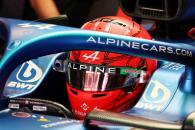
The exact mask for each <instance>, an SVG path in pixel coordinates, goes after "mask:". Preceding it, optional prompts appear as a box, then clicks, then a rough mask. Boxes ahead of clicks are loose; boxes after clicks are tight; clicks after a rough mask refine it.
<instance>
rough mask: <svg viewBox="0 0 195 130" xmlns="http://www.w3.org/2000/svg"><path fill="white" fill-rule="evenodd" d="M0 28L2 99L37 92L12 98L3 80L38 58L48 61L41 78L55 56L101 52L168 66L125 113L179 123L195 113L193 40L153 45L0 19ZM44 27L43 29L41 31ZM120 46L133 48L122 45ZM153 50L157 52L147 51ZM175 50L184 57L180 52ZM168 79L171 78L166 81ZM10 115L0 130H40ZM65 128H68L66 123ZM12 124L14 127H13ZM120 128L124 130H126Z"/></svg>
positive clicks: (6, 112) (2, 116)
mask: <svg viewBox="0 0 195 130" xmlns="http://www.w3.org/2000/svg"><path fill="white" fill-rule="evenodd" d="M24 25H27V26H24ZM0 26H1V27H0V28H1V31H0V32H1V35H2V36H3V37H4V38H5V39H6V42H7V51H6V53H5V55H4V57H3V59H2V60H1V62H0V79H1V80H0V86H1V87H2V88H1V89H0V94H1V95H3V94H2V93H4V96H9V97H17V96H20V95H24V94H27V93H31V92H33V91H34V90H35V89H36V87H35V88H34V89H31V90H30V91H29V90H28V91H26V90H25V91H24V92H22V93H23V94H22V93H21V92H20V93H19V94H15V95H13V93H10V92H9V91H10V89H9V88H8V87H7V86H6V85H5V84H6V81H7V79H8V80H9V79H10V77H12V75H14V74H15V73H14V74H12V75H10V74H11V73H12V72H13V71H14V69H15V68H17V66H18V65H20V64H22V63H23V62H25V61H27V60H30V59H33V58H37V57H41V56H43V57H41V58H43V59H39V58H38V60H39V61H40V62H41V61H42V62H43V61H47V62H46V63H45V64H44V65H43V67H42V68H43V69H44V70H43V72H44V75H43V78H44V77H45V76H46V74H47V72H48V71H49V69H48V68H50V67H51V66H52V62H54V60H55V59H56V58H57V56H58V55H59V54H60V53H62V52H65V51H70V50H84V49H85V50H101V51H111V52H117V53H123V54H129V55H136V56H141V57H149V58H154V59H157V60H160V61H162V60H163V61H169V62H167V63H166V64H165V65H162V66H160V67H159V68H158V69H157V70H156V71H155V73H154V74H153V76H152V78H151V79H150V82H149V83H148V85H147V88H146V90H145V92H144V94H143V96H142V97H141V99H140V100H139V101H138V103H137V104H136V105H135V107H134V108H133V109H131V110H129V111H125V112H124V113H126V114H129V115H135V116H141V117H147V118H151V119H156V120H162V121H169V122H178V121H183V120H184V119H185V117H186V116H187V115H188V114H190V113H191V112H193V111H194V110H195V102H194V101H193V100H194V99H195V90H194V66H195V60H194V59H195V57H194V55H195V54H194V53H195V47H194V45H193V44H194V43H193V42H194V41H192V40H190V39H185V40H183V41H180V42H163V41H152V40H144V39H138V38H130V37H125V36H118V35H113V34H107V33H102V32H94V31H85V30H80V29H76V28H69V27H62V26H57V25H52V26H47V25H46V24H43V23H36V22H30V21H22V20H13V19H3V18H2V19H0ZM45 26H46V28H44V27H45ZM122 42H123V43H124V42H125V43H131V44H121V43H122ZM153 47H155V48H157V49H158V50H156V49H151V48H153ZM149 48H150V49H149ZM159 48H166V49H167V50H166V51H162V50H161V51H160V50H159ZM169 49H170V50H169ZM176 50H180V52H182V51H183V52H186V53H183V54H182V53H178V52H177V51H176ZM34 52H36V53H34ZM176 52H177V53H176ZM187 52H188V53H187ZM51 54H53V55H51ZM187 54H188V55H187ZM45 55H50V57H49V58H48V60H45V59H46V57H47V56H45ZM18 59H19V60H18ZM35 62H36V61H35ZM13 63H14V64H13ZM39 65H40V63H39ZM5 70H6V71H5ZM167 75H169V76H170V77H168V76H167ZM8 77H9V78H8ZM43 78H41V79H40V81H39V82H42V80H43ZM167 78H170V79H169V80H167ZM11 79H13V78H11ZM35 84H39V83H35ZM4 86H6V87H5V88H4ZM37 87H38V85H37ZM3 90H4V91H3ZM16 92H17V90H16ZM2 98H3V96H2ZM11 113H12V111H10V110H2V111H1V114H0V122H1V123H0V128H2V129H4V130H6V129H9V130H10V129H13V128H14V129H15V130H16V129H27V128H28V129H30V128H29V125H28V126H26V125H22V126H21V125H20V126H19V124H20V123H24V120H25V122H26V123H32V124H33V125H30V126H32V129H42V127H41V125H40V123H43V122H38V121H37V120H35V118H29V119H20V118H17V121H13V120H15V117H13V116H10V114H11ZM34 115H36V114H34ZM39 116H40V115H39ZM34 117H38V116H34ZM46 118H48V119H49V120H50V121H51V122H60V120H58V119H59V118H57V117H50V116H48V117H46ZM53 120H54V121H53ZM10 121H12V122H13V123H11V125H10V123H8V122H10ZM51 122H50V123H51ZM67 122H68V121H67ZM70 122H71V121H70ZM67 124H69V122H68V123H67ZM70 124H71V123H70ZM73 124H74V123H73ZM16 125H17V126H18V128H16V127H14V126H16ZM67 126H68V127H71V126H70V125H66V123H61V124H60V125H57V128H58V129H65V128H66V127H67ZM72 127H74V128H76V127H78V128H80V129H84V128H83V127H82V125H81V124H79V123H78V125H75V124H74V125H72ZM115 127H116V126H115ZM53 128H56V126H55V127H51V129H53ZM108 128H109V127H108ZM122 128H124V129H126V127H122Z"/></svg>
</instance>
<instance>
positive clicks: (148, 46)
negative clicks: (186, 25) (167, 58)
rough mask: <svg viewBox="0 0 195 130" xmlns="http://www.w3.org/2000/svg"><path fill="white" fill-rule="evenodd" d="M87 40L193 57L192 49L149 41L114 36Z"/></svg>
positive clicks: (88, 40)
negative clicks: (154, 43) (150, 42)
mask: <svg viewBox="0 0 195 130" xmlns="http://www.w3.org/2000/svg"><path fill="white" fill-rule="evenodd" d="M86 42H88V43H96V44H104V45H114V46H119V47H127V48H131V49H133V50H142V51H151V52H158V53H164V54H173V55H179V56H185V57H192V51H190V50H186V49H182V48H173V47H171V46H165V45H151V44H147V43H139V42H134V41H124V40H119V39H113V38H105V39H103V38H101V37H93V36H91V37H89V38H88V39H87V40H86Z"/></svg>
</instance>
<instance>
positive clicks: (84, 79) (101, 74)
mask: <svg viewBox="0 0 195 130" xmlns="http://www.w3.org/2000/svg"><path fill="white" fill-rule="evenodd" d="M144 75H145V71H144V70H139V69H136V68H131V67H107V66H106V67H105V66H98V65H91V64H79V63H76V62H72V61H68V63H67V80H68V83H69V84H70V86H71V87H73V88H76V89H79V90H82V91H93V92H97V91H107V90H113V89H118V88H122V87H130V88H129V89H131V87H132V88H133V87H134V86H135V85H136V84H137V83H145V81H144Z"/></svg>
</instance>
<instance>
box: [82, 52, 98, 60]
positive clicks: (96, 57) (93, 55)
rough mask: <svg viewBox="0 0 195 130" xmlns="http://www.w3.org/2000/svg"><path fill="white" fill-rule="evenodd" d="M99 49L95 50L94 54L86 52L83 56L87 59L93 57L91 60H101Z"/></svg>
mask: <svg viewBox="0 0 195 130" xmlns="http://www.w3.org/2000/svg"><path fill="white" fill-rule="evenodd" d="M98 54H99V51H95V52H94V53H92V54H87V53H86V54H84V55H83V56H82V57H84V58H85V60H88V59H91V61H95V60H99V59H100V57H98Z"/></svg>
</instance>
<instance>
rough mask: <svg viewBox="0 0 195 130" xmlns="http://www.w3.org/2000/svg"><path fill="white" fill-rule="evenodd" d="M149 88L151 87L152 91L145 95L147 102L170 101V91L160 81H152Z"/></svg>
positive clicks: (148, 90)
mask: <svg viewBox="0 0 195 130" xmlns="http://www.w3.org/2000/svg"><path fill="white" fill-rule="evenodd" d="M148 86H151V87H152V89H151V88H150V89H147V90H146V93H145V94H144V100H145V101H147V102H151V103H164V102H166V101H168V100H169V99H170V97H171V92H170V90H169V89H168V88H167V87H166V86H164V85H163V84H162V83H160V82H159V81H158V80H155V81H153V80H152V81H151V82H150V83H149V85H148Z"/></svg>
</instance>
